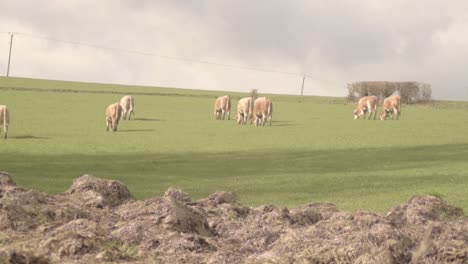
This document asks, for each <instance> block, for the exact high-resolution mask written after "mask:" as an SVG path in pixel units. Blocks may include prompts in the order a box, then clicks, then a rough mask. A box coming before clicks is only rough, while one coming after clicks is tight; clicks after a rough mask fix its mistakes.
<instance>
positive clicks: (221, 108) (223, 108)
mask: <svg viewBox="0 0 468 264" xmlns="http://www.w3.org/2000/svg"><path fill="white" fill-rule="evenodd" d="M226 113H227V116H228V120H230V119H231V98H230V97H229V95H225V96H220V97H218V98H216V101H215V104H214V117H215V119H223V120H224V116H225V115H226Z"/></svg>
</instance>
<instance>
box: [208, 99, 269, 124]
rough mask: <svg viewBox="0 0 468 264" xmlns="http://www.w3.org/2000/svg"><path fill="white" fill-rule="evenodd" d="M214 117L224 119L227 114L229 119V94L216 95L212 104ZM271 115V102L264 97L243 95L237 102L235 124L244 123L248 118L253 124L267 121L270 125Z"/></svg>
mask: <svg viewBox="0 0 468 264" xmlns="http://www.w3.org/2000/svg"><path fill="white" fill-rule="evenodd" d="M213 113H214V117H215V119H224V117H225V115H226V114H227V116H228V119H231V98H230V97H229V95H224V96H221V97H218V98H217V99H216V101H215V104H214V112H213ZM272 117H273V103H272V102H271V99H268V98H266V97H260V98H253V99H252V97H244V98H242V99H240V100H239V102H237V124H240V125H245V124H246V123H247V120H248V119H249V118H250V123H253V124H255V126H260V125H261V126H264V125H265V124H266V123H267V122H268V123H269V125H270V126H271V119H272Z"/></svg>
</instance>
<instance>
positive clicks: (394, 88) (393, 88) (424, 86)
mask: <svg viewBox="0 0 468 264" xmlns="http://www.w3.org/2000/svg"><path fill="white" fill-rule="evenodd" d="M347 88H348V92H349V93H348V100H349V101H357V100H359V98H361V97H363V96H367V95H375V96H377V97H379V98H380V99H383V98H386V97H388V96H390V95H393V94H398V95H400V96H401V102H402V103H419V102H428V101H430V100H431V94H432V89H431V85H430V84H429V83H421V82H383V81H374V82H354V83H349V84H348V87H347Z"/></svg>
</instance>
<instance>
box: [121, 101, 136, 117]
mask: <svg viewBox="0 0 468 264" xmlns="http://www.w3.org/2000/svg"><path fill="white" fill-rule="evenodd" d="M134 105H135V100H134V99H133V96H131V95H125V96H124V97H122V98H121V99H120V106H121V107H122V111H123V113H122V116H123V120H126V119H127V113H128V120H130V117H131V116H132V114H133V119H135V112H134V111H133V107H134Z"/></svg>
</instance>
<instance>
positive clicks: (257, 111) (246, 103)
mask: <svg viewBox="0 0 468 264" xmlns="http://www.w3.org/2000/svg"><path fill="white" fill-rule="evenodd" d="M378 101H379V100H378V98H377V96H373V95H370V96H364V97H362V98H361V99H360V100H359V102H358V105H357V107H356V109H355V110H354V119H359V118H360V117H362V118H363V119H366V114H367V113H369V117H368V119H371V117H372V114H373V115H374V119H375V118H376V116H377V104H378ZM134 104H135V100H134V99H133V97H132V96H131V95H125V96H124V97H122V98H121V99H120V101H118V102H115V103H113V104H111V105H109V106H108V107H107V109H106V131H109V129H110V130H111V131H117V126H118V125H119V121H120V119H121V118H123V119H124V120H126V119H127V114H128V119H129V120H130V118H131V116H132V115H133V116H135V112H134V110H133V107H134ZM400 114H401V108H400V96H399V95H391V96H389V97H387V98H385V100H384V101H383V105H382V111H381V113H380V119H381V120H385V119H386V118H387V117H388V116H389V115H392V119H397V120H398V117H399V116H400ZM226 115H227V118H228V119H231V98H230V97H229V95H224V96H220V97H218V98H216V101H215V104H214V117H215V119H224V118H225V116H226ZM272 117H273V103H272V101H271V99H269V98H266V97H260V98H252V97H245V98H242V99H240V100H239V102H238V103H237V124H240V125H245V124H247V121H248V120H249V119H250V123H251V124H252V123H253V124H254V125H255V126H264V125H265V124H266V123H267V122H268V124H269V125H270V126H271V119H272ZM9 123H10V112H9V109H8V107H7V106H6V105H0V133H1V132H2V130H3V132H4V138H5V139H6V138H7V137H8V125H9Z"/></svg>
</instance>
